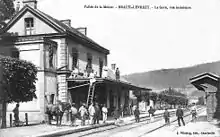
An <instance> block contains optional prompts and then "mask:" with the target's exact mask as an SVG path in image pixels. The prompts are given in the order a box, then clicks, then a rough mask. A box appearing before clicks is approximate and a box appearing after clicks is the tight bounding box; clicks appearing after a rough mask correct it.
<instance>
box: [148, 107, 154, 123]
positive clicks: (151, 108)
mask: <svg viewBox="0 0 220 137" xmlns="http://www.w3.org/2000/svg"><path fill="white" fill-rule="evenodd" d="M154 112H155V109H153V107H152V106H150V109H149V110H148V113H149V115H150V122H153V121H154Z"/></svg>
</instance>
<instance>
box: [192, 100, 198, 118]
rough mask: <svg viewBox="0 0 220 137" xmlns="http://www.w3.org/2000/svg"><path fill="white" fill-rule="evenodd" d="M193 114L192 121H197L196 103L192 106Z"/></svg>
mask: <svg viewBox="0 0 220 137" xmlns="http://www.w3.org/2000/svg"><path fill="white" fill-rule="evenodd" d="M191 115H192V121H193V122H195V121H196V117H197V108H196V104H195V103H193V106H192V108H191Z"/></svg>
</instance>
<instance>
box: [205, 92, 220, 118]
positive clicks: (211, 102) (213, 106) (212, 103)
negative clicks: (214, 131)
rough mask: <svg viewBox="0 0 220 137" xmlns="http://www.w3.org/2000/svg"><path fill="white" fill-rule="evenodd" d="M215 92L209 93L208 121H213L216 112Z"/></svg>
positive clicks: (207, 103) (207, 104)
mask: <svg viewBox="0 0 220 137" xmlns="http://www.w3.org/2000/svg"><path fill="white" fill-rule="evenodd" d="M215 94H216V93H215V92H209V93H207V102H206V106H207V120H208V121H212V120H213V115H214V113H215V111H216V102H217V100H216V97H215Z"/></svg>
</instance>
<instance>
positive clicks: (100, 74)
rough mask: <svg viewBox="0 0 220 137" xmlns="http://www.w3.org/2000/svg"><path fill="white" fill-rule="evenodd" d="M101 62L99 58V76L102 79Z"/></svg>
mask: <svg viewBox="0 0 220 137" xmlns="http://www.w3.org/2000/svg"><path fill="white" fill-rule="evenodd" d="M102 69H103V60H102V59H101V58H99V76H100V77H102Z"/></svg>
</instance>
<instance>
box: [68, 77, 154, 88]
mask: <svg viewBox="0 0 220 137" xmlns="http://www.w3.org/2000/svg"><path fill="white" fill-rule="evenodd" d="M89 81H90V79H89V78H68V79H67V82H68V83H71V82H75V83H85V84H86V83H89ZM96 82H97V83H106V84H108V83H111V84H118V85H122V86H125V87H127V88H129V89H130V90H142V91H151V90H152V89H150V88H145V87H140V86H136V85H134V84H132V83H129V82H124V81H120V80H114V79H109V78H96Z"/></svg>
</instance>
